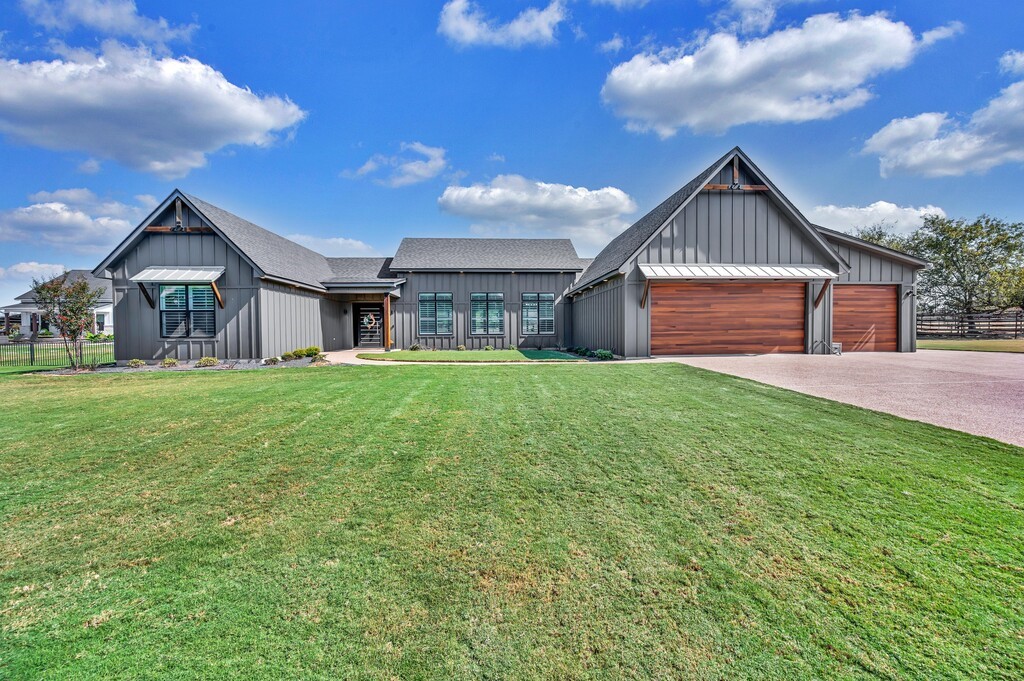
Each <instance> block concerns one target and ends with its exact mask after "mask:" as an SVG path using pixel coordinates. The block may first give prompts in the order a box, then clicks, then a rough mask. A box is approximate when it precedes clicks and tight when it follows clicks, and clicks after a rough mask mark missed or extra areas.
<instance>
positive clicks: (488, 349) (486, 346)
mask: <svg viewBox="0 0 1024 681" xmlns="http://www.w3.org/2000/svg"><path fill="white" fill-rule="evenodd" d="M493 349H494V346H493V345H485V346H484V350H486V351H487V352H490V351H491V350H493Z"/></svg>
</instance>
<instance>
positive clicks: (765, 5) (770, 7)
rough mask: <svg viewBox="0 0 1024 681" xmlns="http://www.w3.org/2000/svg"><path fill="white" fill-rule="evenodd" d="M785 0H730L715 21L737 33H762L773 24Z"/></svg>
mask: <svg viewBox="0 0 1024 681" xmlns="http://www.w3.org/2000/svg"><path fill="white" fill-rule="evenodd" d="M784 3H785V0H730V1H729V2H728V4H727V5H726V7H725V8H724V9H722V10H721V11H720V12H719V13H718V15H717V16H716V19H718V21H719V22H720V23H722V24H724V25H725V26H726V27H727V28H728V29H729V30H731V31H734V32H738V33H764V32H765V31H767V30H768V29H769V28H771V26H772V24H773V23H775V14H776V12H778V8H779V6H780V5H782V4H784Z"/></svg>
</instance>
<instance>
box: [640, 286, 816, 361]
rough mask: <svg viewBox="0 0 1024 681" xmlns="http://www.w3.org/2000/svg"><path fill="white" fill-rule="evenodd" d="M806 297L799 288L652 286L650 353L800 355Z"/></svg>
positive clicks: (802, 347) (803, 290) (802, 341)
mask: <svg viewBox="0 0 1024 681" xmlns="http://www.w3.org/2000/svg"><path fill="white" fill-rule="evenodd" d="M805 291H806V288H805V285H804V284H803V283H797V282H787V283H773V282H749V283H748V282H707V283H697V282H661V283H654V284H652V286H651V352H652V354H655V355H686V354H747V353H767V352H803V351H804V306H805V298H804V297H805Z"/></svg>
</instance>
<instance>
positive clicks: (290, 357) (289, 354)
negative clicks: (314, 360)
mask: <svg viewBox="0 0 1024 681" xmlns="http://www.w3.org/2000/svg"><path fill="white" fill-rule="evenodd" d="M293 359H295V353H293V352H286V353H284V354H283V355H281V361H282V362H290V361H292V360H293Z"/></svg>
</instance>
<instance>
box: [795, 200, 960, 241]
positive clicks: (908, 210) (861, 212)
mask: <svg viewBox="0 0 1024 681" xmlns="http://www.w3.org/2000/svg"><path fill="white" fill-rule="evenodd" d="M926 215H940V216H943V217H945V215H946V211H944V210H942V209H941V208H939V207H938V206H932V205H927V206H919V207H914V206H898V205H896V204H895V203H890V202H889V201H875V202H874V203H872V204H869V205H867V206H833V205H827V206H815V207H814V208H811V209H810V210H809V211H807V213H806V216H807V219H808V220H810V221H811V222H813V223H816V224H819V225H821V226H823V227H828V228H829V229H838V230H840V231H850V230H851V229H854V228H856V227H871V226H873V225H879V224H885V225H889V226H890V227H892V228H893V229H895V230H896V231H897V232H903V233H908V232H911V231H913V230H915V229H917V228H918V227H920V226H921V224H922V222H924V217H925V216H926Z"/></svg>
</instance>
